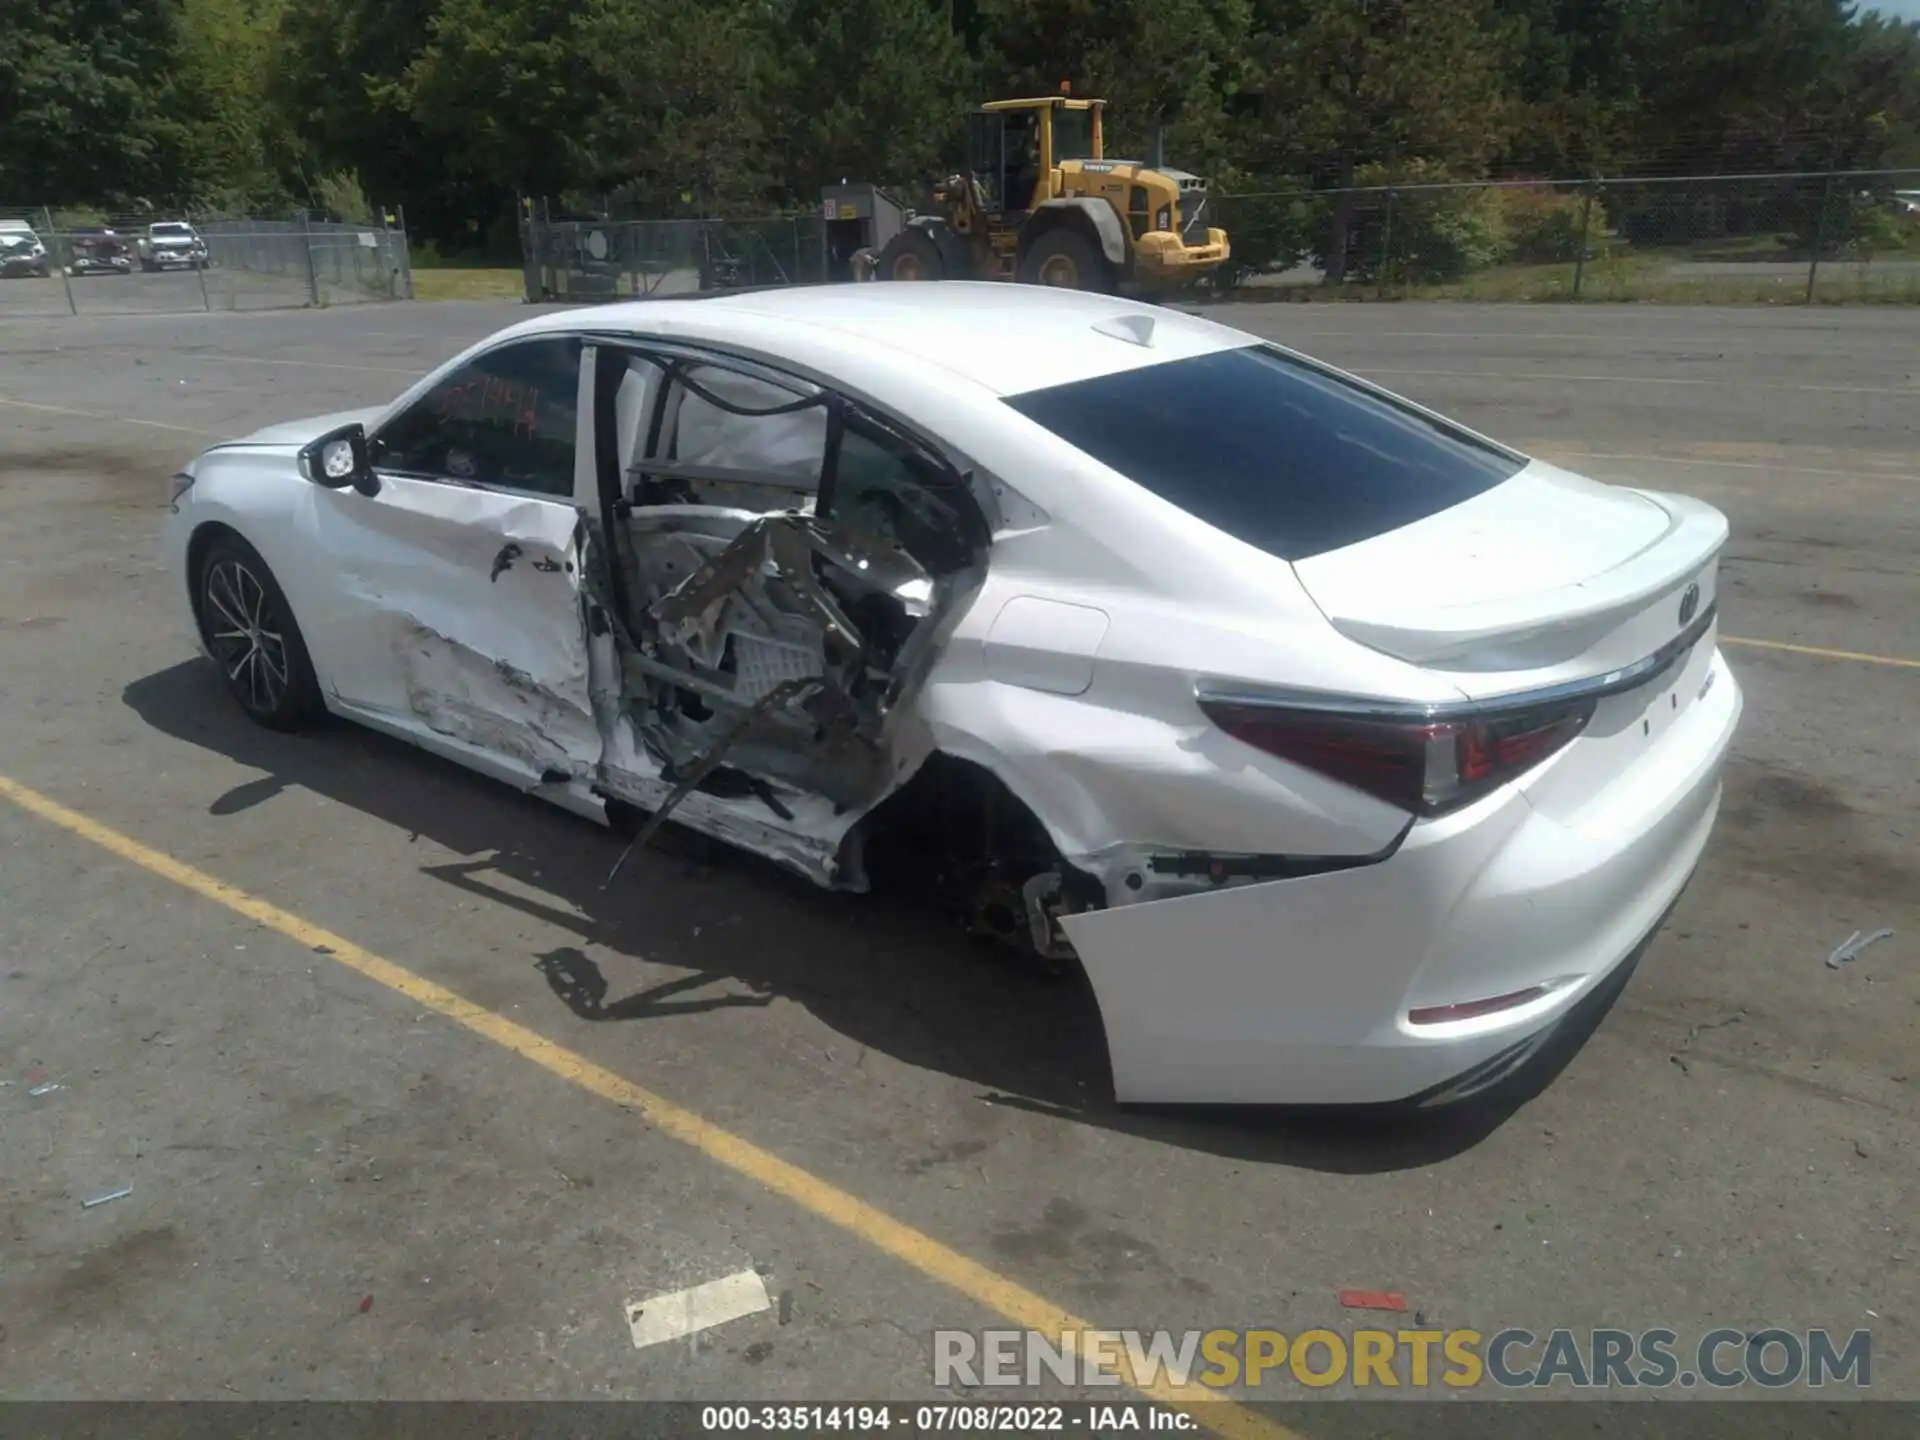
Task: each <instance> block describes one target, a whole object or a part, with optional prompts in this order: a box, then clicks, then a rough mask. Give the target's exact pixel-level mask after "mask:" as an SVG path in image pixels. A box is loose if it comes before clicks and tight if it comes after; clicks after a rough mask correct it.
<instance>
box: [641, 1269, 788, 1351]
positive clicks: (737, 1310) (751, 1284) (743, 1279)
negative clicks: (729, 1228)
mask: <svg viewBox="0 0 1920 1440" xmlns="http://www.w3.org/2000/svg"><path fill="white" fill-rule="evenodd" d="M772 1308H773V1301H772V1300H770V1299H768V1298H767V1283H766V1281H764V1280H762V1279H761V1278H760V1274H759V1272H758V1271H755V1270H742V1271H741V1272H740V1273H739V1274H737V1275H729V1276H727V1277H726V1278H725V1279H724V1280H709V1281H708V1282H707V1283H706V1284H704V1285H693V1286H690V1287H688V1288H687V1289H685V1290H675V1291H673V1292H672V1293H670V1294H667V1295H654V1296H651V1297H649V1298H648V1299H645V1300H629V1301H628V1302H627V1306H626V1310H627V1326H628V1328H629V1329H631V1330H632V1331H633V1348H634V1349H636V1350H644V1349H646V1348H647V1347H648V1346H649V1345H660V1344H664V1343H665V1342H666V1341H668V1340H678V1339H679V1338H680V1337H681V1336H682V1335H691V1334H693V1333H694V1332H696V1331H699V1330H711V1329H712V1328H713V1327H714V1326H716V1325H724V1324H726V1323H727V1322H728V1321H729V1320H740V1319H744V1318H745V1317H746V1316H748V1315H758V1314H759V1313H760V1312H761V1311H762V1310H771V1309H772Z"/></svg>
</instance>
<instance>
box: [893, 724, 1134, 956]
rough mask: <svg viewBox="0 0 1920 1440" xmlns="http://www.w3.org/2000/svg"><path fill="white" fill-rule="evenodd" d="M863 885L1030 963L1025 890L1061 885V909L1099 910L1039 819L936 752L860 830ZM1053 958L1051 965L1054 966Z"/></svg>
mask: <svg viewBox="0 0 1920 1440" xmlns="http://www.w3.org/2000/svg"><path fill="white" fill-rule="evenodd" d="M857 833H858V837H859V841H858V845H859V848H858V852H857V853H858V855H859V859H860V865H861V867H862V869H863V871H864V873H865V875H866V878H867V880H868V882H869V884H870V885H871V886H872V887H873V888H874V889H875V890H878V891H882V892H887V893H891V894H896V895H902V896H905V897H908V898H911V899H914V900H917V901H920V902H923V903H927V904H931V905H934V906H937V907H939V908H941V909H945V910H950V911H952V912H953V913H955V914H956V915H957V916H958V917H959V918H961V919H963V920H964V922H965V923H966V926H967V928H968V929H969V930H970V931H971V932H972V933H974V934H975V935H977V936H979V937H981V938H982V939H985V940H990V941H994V942H996V943H998V944H1002V945H1006V946H1009V947H1011V948H1013V949H1015V950H1018V951H1021V952H1023V953H1025V954H1027V955H1029V956H1035V957H1038V953H1039V952H1038V950H1037V947H1036V946H1035V944H1034V942H1033V933H1032V926H1031V924H1030V923H1029V913H1028V908H1027V902H1026V900H1025V898H1024V895H1023V888H1024V887H1025V886H1026V885H1027V883H1028V882H1029V881H1031V880H1033V879H1034V878H1035V877H1037V876H1045V875H1048V874H1049V873H1053V874H1057V875H1058V876H1059V878H1060V899H1059V903H1057V904H1054V905H1052V906H1050V908H1052V909H1055V910H1059V909H1066V910H1080V909H1089V908H1094V907H1097V906H1099V905H1100V904H1102V903H1103V890H1102V887H1101V885H1100V882H1099V881H1098V880H1097V879H1095V878H1094V877H1093V876H1091V875H1088V874H1086V873H1085V872H1084V871H1081V870H1076V869H1075V868H1074V867H1072V866H1071V865H1068V864H1067V863H1066V862H1065V861H1064V860H1063V859H1062V858H1061V855H1060V851H1059V848H1058V847H1057V846H1056V845H1055V844H1054V843H1053V837H1052V836H1051V835H1050V834H1049V833H1048V832H1047V828H1046V826H1045V825H1044V824H1042V823H1041V820H1040V817H1039V816H1037V815H1035V814H1034V813H1033V811H1032V810H1031V809H1030V808H1028V806H1027V805H1026V803H1025V802H1024V801H1022V800H1021V799H1020V797H1019V796H1017V795H1015V794H1014V793H1013V791H1012V790H1011V789H1010V788H1009V787H1008V786H1007V784H1006V782H1005V781H1003V780H1002V779H1001V778H1000V777H999V776H998V775H995V774H994V773H993V772H992V771H991V770H989V769H987V768H986V767H985V766H983V765H979V764H976V763H975V762H973V761H970V760H962V759H960V758H958V757H957V756H953V755H948V754H944V753H942V752H939V751H936V752H935V753H934V754H932V755H930V756H928V757H927V760H926V762H925V763H924V764H923V765H922V766H921V767H920V769H919V770H918V771H917V772H915V774H914V776H913V778H912V779H911V780H909V781H908V782H907V783H906V784H905V785H903V786H901V787H900V789H898V790H896V791H895V792H894V793H893V794H892V795H889V796H888V797H887V798H886V800H884V801H883V802H882V803H881V804H880V805H879V806H878V807H877V808H876V809H875V810H874V811H873V813H872V814H870V815H868V816H867V817H866V818H865V819H864V820H862V821H861V823H860V828H859V831H858V832H857ZM1053 958H1055V959H1057V957H1053Z"/></svg>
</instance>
